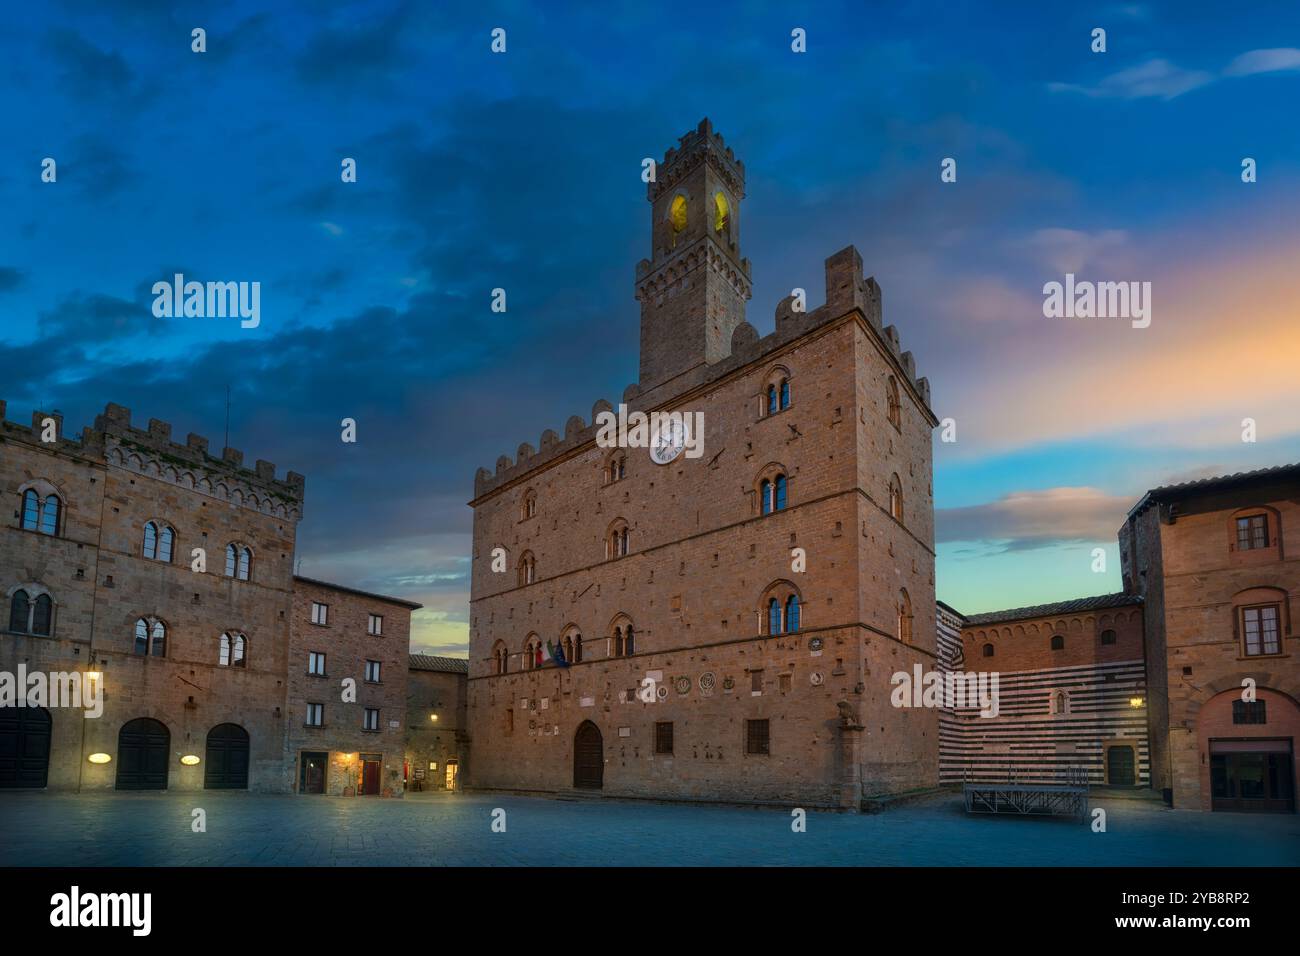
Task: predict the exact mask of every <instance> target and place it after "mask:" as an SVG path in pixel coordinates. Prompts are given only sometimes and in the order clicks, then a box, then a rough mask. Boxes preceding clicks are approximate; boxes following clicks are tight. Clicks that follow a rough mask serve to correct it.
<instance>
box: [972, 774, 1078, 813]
mask: <svg viewBox="0 0 1300 956" xmlns="http://www.w3.org/2000/svg"><path fill="white" fill-rule="evenodd" d="M962 796H963V797H964V799H965V801H966V812H967V813H1018V814H1020V815H1022V816H1072V817H1076V818H1077V819H1078V820H1079V822H1081V823H1082V822H1085V821H1086V820H1087V819H1088V780H1087V777H1086V776H1085V774H1084V773H1083V771H1081V770H1080V771H1074V770H1072V771H1070V772H1069V773H1068V774H1067V775H1066V778H1065V780H1064V781H1063V782H1058V783H1045V782H1038V781H1017V780H1014V779H1007V780H1005V781H1000V782H999V781H980V782H977V783H972V782H971V781H969V780H967V781H966V782H964V783H963V784H962Z"/></svg>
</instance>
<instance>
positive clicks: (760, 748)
mask: <svg viewBox="0 0 1300 956" xmlns="http://www.w3.org/2000/svg"><path fill="white" fill-rule="evenodd" d="M745 753H747V754H769V753H771V741H770V738H769V736H768V723H767V721H766V720H747V721H745Z"/></svg>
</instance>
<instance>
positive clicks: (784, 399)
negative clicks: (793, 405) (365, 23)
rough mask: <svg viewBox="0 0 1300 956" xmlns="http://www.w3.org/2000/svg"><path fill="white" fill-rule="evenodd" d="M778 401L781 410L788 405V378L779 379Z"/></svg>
mask: <svg viewBox="0 0 1300 956" xmlns="http://www.w3.org/2000/svg"><path fill="white" fill-rule="evenodd" d="M780 401H781V408H782V410H784V409H787V408H789V407H790V380H789V379H788V378H783V379H781V398H780Z"/></svg>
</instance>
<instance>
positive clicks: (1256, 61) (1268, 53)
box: [1223, 47, 1300, 76]
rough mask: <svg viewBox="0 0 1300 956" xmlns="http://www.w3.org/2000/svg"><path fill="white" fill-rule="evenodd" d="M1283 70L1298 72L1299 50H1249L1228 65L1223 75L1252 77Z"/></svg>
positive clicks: (1289, 48) (1299, 62)
mask: <svg viewBox="0 0 1300 956" xmlns="http://www.w3.org/2000/svg"><path fill="white" fill-rule="evenodd" d="M1283 70H1300V50H1297V49H1296V48H1295V47H1273V48H1271V49H1267V50H1251V51H1250V52H1249V53H1243V54H1242V55H1241V56H1239V57H1237V58H1236V59H1235V60H1233V61H1232V62H1231V63H1229V64H1228V66H1227V69H1225V70H1224V71H1223V75H1224V76H1254V75H1255V74H1256V73H1277V72H1281V71H1283Z"/></svg>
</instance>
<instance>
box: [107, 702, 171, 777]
mask: <svg viewBox="0 0 1300 956" xmlns="http://www.w3.org/2000/svg"><path fill="white" fill-rule="evenodd" d="M171 742H172V735H171V732H170V731H169V730H168V729H167V727H166V725H165V724H162V723H160V722H158V721H156V720H154V719H153V718H151V717H137V718H136V719H135V720H128V721H127V722H126V723H125V724H123V725H122V729H121V730H120V731H118V734H117V789H119V790H166V789H167V765H168V760H167V755H168V753H169V751H170V750H171Z"/></svg>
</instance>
